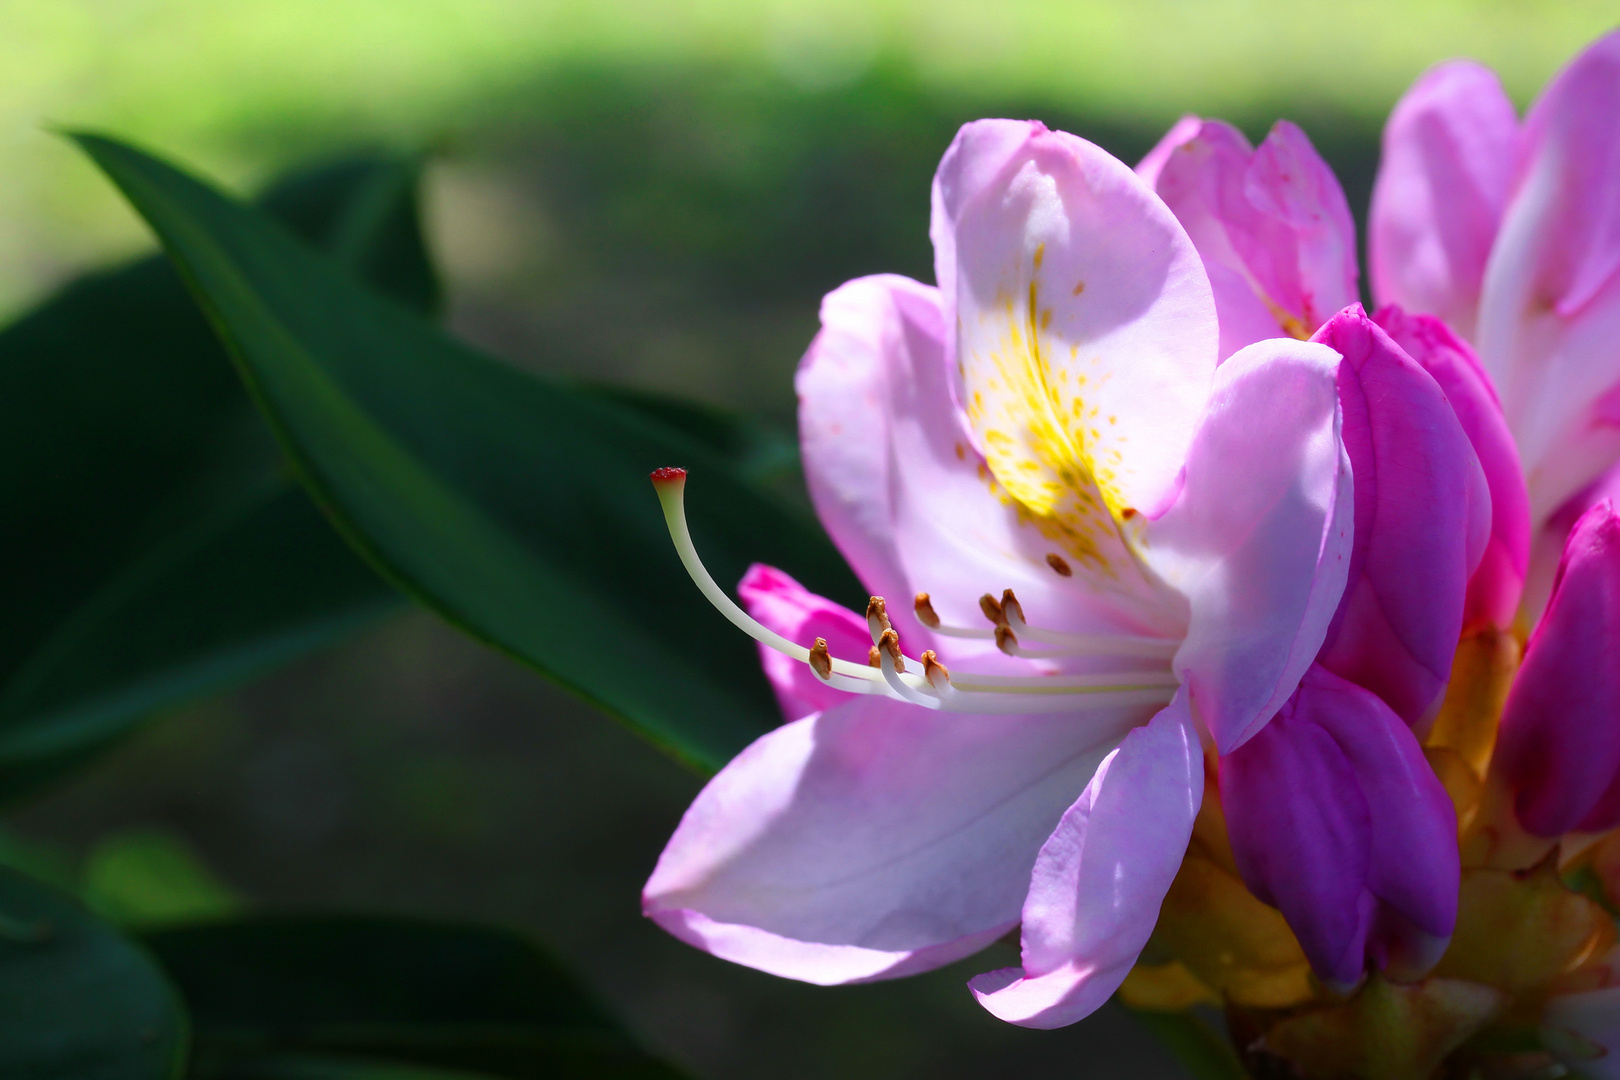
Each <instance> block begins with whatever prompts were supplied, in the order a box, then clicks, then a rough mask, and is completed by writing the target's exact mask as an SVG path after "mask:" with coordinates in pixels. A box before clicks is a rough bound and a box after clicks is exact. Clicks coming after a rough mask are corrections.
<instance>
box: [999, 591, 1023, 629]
mask: <svg viewBox="0 0 1620 1080" xmlns="http://www.w3.org/2000/svg"><path fill="white" fill-rule="evenodd" d="M1001 611H1002V614H1003V616H1004V617H1005V618H1006V620H1007V622H1009V623H1011V622H1013V621H1014V620H1015V619H1016V620H1017V621H1018V622H1023V621H1024V605H1023V604H1020V603H1019V602H1018V597H1016V596H1014V595H1013V591H1012V590H1011V589H1008V590H1006V591H1005V592H1003V593H1002V594H1001Z"/></svg>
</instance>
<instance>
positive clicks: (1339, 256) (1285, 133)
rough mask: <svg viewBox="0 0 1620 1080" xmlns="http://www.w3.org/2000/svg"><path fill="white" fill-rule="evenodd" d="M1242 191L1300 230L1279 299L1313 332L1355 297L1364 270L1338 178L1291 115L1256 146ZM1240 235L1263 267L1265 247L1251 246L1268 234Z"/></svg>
mask: <svg viewBox="0 0 1620 1080" xmlns="http://www.w3.org/2000/svg"><path fill="white" fill-rule="evenodd" d="M1243 189H1244V193H1245V194H1246V195H1247V196H1248V198H1249V202H1250V203H1251V204H1253V205H1254V206H1255V207H1256V208H1258V209H1259V210H1260V211H1261V212H1262V213H1264V214H1266V215H1268V216H1270V217H1272V218H1274V219H1276V220H1277V221H1281V222H1282V223H1284V224H1285V225H1287V226H1288V228H1289V229H1290V231H1291V232H1292V234H1293V236H1292V241H1293V242H1292V245H1291V247H1292V252H1291V254H1292V256H1293V258H1292V259H1291V260H1289V262H1291V264H1292V265H1291V267H1290V268H1289V270H1290V272H1289V273H1287V274H1282V273H1280V272H1279V273H1278V274H1277V275H1276V276H1275V277H1274V278H1273V279H1272V281H1274V282H1275V284H1274V286H1273V288H1274V291H1272V293H1271V296H1272V299H1273V300H1275V301H1276V302H1277V303H1278V304H1280V305H1281V306H1282V307H1283V308H1284V310H1286V311H1287V312H1288V313H1289V314H1291V315H1295V316H1297V317H1298V318H1299V320H1300V322H1301V324H1302V328H1303V330H1304V331H1305V332H1306V333H1310V332H1311V331H1314V330H1315V329H1316V328H1317V327H1318V326H1320V325H1321V324H1322V323H1323V322H1324V321H1325V320H1326V319H1327V318H1328V316H1330V315H1332V314H1334V313H1335V312H1337V311H1339V310H1340V309H1342V308H1345V307H1348V306H1349V305H1350V304H1353V303H1355V302H1356V298H1357V296H1358V295H1360V294H1359V292H1358V291H1357V285H1356V282H1357V280H1358V278H1359V277H1360V270H1359V269H1358V268H1357V266H1356V225H1355V222H1354V220H1352V218H1351V217H1350V204H1349V203H1348V202H1347V201H1345V197H1344V189H1343V188H1342V187H1340V186H1339V178H1338V177H1336V176H1334V175H1333V170H1332V169H1330V168H1328V164H1327V162H1325V161H1323V160H1322V157H1321V155H1320V154H1318V153H1317V152H1316V147H1314V146H1312V145H1311V141H1310V139H1308V138H1306V136H1305V133H1304V132H1303V131H1301V130H1300V129H1299V128H1298V127H1297V126H1296V125H1294V124H1291V123H1289V122H1288V121H1286V120H1279V121H1277V123H1276V124H1275V125H1274V126H1273V127H1272V129H1271V133H1270V134H1269V135H1267V136H1266V140H1265V142H1263V143H1261V144H1260V148H1259V149H1258V150H1256V151H1255V152H1254V158H1253V160H1252V161H1251V162H1250V163H1249V168H1248V171H1247V172H1246V174H1245V176H1244V180H1243ZM1235 239H1237V241H1238V249H1239V251H1240V252H1242V253H1243V255H1244V257H1245V259H1246V260H1247V261H1248V262H1249V264H1250V266H1255V265H1257V263H1258V262H1259V261H1260V257H1261V256H1260V252H1259V251H1249V250H1246V249H1245V244H1246V242H1248V241H1251V240H1256V241H1258V240H1261V238H1259V237H1249V236H1242V235H1240V236H1239V237H1237V238H1235ZM1262 242H1263V241H1262ZM1278 269H1279V271H1280V270H1281V269H1282V267H1280V266H1279V268H1278ZM1264 280H1265V279H1262V281H1263V283H1264Z"/></svg>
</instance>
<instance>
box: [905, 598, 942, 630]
mask: <svg viewBox="0 0 1620 1080" xmlns="http://www.w3.org/2000/svg"><path fill="white" fill-rule="evenodd" d="M911 609H912V610H913V611H915V612H916V613H917V621H918V622H920V623H922V624H923V625H924V626H930V627H935V626H938V625H939V615H938V613H936V612H935V611H934V602H933V601H932V600H930V599H929V598H928V594H927V593H925V592H920V593H918V594H917V599H916V600H915V601H913V602H912V605H911Z"/></svg>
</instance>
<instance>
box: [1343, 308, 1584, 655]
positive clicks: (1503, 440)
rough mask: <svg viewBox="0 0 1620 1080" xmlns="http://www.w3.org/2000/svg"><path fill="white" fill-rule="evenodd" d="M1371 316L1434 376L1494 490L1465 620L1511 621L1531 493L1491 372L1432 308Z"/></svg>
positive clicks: (1524, 560)
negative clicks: (1487, 535)
mask: <svg viewBox="0 0 1620 1080" xmlns="http://www.w3.org/2000/svg"><path fill="white" fill-rule="evenodd" d="M1373 321H1374V322H1376V323H1378V325H1379V326H1381V327H1383V328H1384V330H1385V331H1386V332H1387V333H1388V334H1389V336H1390V337H1391V338H1392V339H1393V340H1394V342H1395V344H1397V345H1399V346H1400V347H1401V348H1403V349H1405V350H1406V352H1407V354H1408V355H1410V356H1411V357H1412V359H1414V360H1416V361H1417V362H1418V363H1419V364H1421V365H1423V370H1425V371H1427V372H1428V373H1429V374H1430V375H1432V376H1434V380H1435V381H1436V382H1437V383H1439V384H1440V389H1441V390H1442V391H1444V393H1445V395H1446V400H1447V401H1449V402H1451V408H1452V410H1453V411H1454V412H1456V414H1457V419H1458V421H1460V422H1461V423H1462V426H1463V431H1464V432H1466V433H1467V435H1468V441H1469V442H1470V443H1471V444H1472V445H1473V447H1474V453H1475V454H1476V455H1478V457H1479V463H1480V467H1481V468H1483V469H1484V470H1485V481H1486V484H1487V485H1488V486H1489V487H1490V492H1491V538H1490V542H1489V543H1488V544H1487V546H1486V549H1485V555H1484V557H1483V558H1482V559H1481V560H1480V563H1479V568H1478V569H1476V570H1475V571H1474V575H1473V577H1471V578H1469V580H1468V600H1467V606H1466V607H1465V609H1464V611H1463V625H1464V626H1465V627H1467V626H1472V625H1476V624H1489V625H1492V626H1495V627H1497V628H1498V629H1503V630H1505V629H1508V628H1509V627H1510V626H1512V624H1513V617H1514V613H1515V612H1516V611H1517V610H1518V607H1519V597H1520V595H1521V594H1522V592H1523V590H1524V581H1525V574H1526V572H1527V567H1528V565H1529V561H1530V494H1529V492H1528V491H1527V490H1526V488H1525V482H1524V470H1523V468H1521V467H1520V465H1519V452H1518V449H1517V448H1516V447H1515V446H1514V445H1513V433H1512V432H1511V431H1509V430H1508V426H1507V418H1506V417H1505V416H1503V415H1502V406H1501V404H1500V403H1499V402H1498V401H1497V398H1496V391H1495V390H1494V389H1492V387H1491V381H1490V377H1489V376H1487V375H1486V374H1485V369H1484V368H1482V367H1481V366H1480V364H1479V360H1478V358H1476V357H1475V356H1474V353H1473V350H1472V349H1470V348H1469V347H1468V346H1467V345H1466V344H1465V343H1464V342H1463V341H1462V340H1461V339H1460V338H1458V337H1457V336H1456V335H1455V334H1453V333H1452V332H1451V330H1450V329H1449V328H1448V327H1447V326H1446V324H1445V323H1443V322H1441V321H1440V320H1439V319H1437V318H1435V317H1434V316H1432V315H1409V314H1407V313H1406V312H1404V311H1402V310H1401V309H1400V308H1399V307H1397V306H1395V305H1390V306H1388V307H1384V308H1382V309H1380V310H1379V312H1378V313H1377V314H1376V315H1374V316H1373ZM1566 529H1567V526H1566Z"/></svg>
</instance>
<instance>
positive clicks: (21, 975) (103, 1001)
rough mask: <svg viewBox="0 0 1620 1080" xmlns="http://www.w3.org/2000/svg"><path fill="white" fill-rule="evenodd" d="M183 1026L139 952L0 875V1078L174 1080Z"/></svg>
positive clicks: (58, 899)
mask: <svg viewBox="0 0 1620 1080" xmlns="http://www.w3.org/2000/svg"><path fill="white" fill-rule="evenodd" d="M185 1056H186V1021H185V1016H184V1013H183V1012H182V1011H181V1007H180V1003H179V1000H178V998H177V997H176V996H175V993H174V990H173V988H172V987H170V985H169V983H168V981H167V980H166V979H165V978H164V975H163V972H162V971H161V970H160V969H159V968H158V966H157V965H156V964H154V963H153V962H152V958H151V957H150V956H149V955H147V953H146V951H145V950H143V949H142V948H141V947H140V946H139V945H137V944H135V943H134V942H132V941H130V940H129V939H128V938H125V937H124V936H122V935H121V934H119V933H118V932H117V931H116V930H114V929H113V928H112V927H110V926H108V925H107V924H106V923H104V922H102V921H101V920H100V919H97V918H95V917H94V916H92V915H90V914H89V913H88V912H86V911H85V910H84V909H82V908H80V907H79V906H78V905H77V904H75V903H74V902H73V901H71V900H69V899H67V898H66V897H64V896H62V895H60V894H58V893H56V892H54V891H53V890H51V889H49V888H47V887H46V886H44V885H41V884H39V883H38V882H35V881H32V880H30V879H29V878H26V877H24V876H23V875H21V874H19V873H17V872H16V871H14V870H10V869H6V868H0V1076H4V1077H7V1078H8V1080H165V1078H168V1077H175V1076H179V1075H180V1074H181V1071H182V1067H183V1065H184V1062H185Z"/></svg>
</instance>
